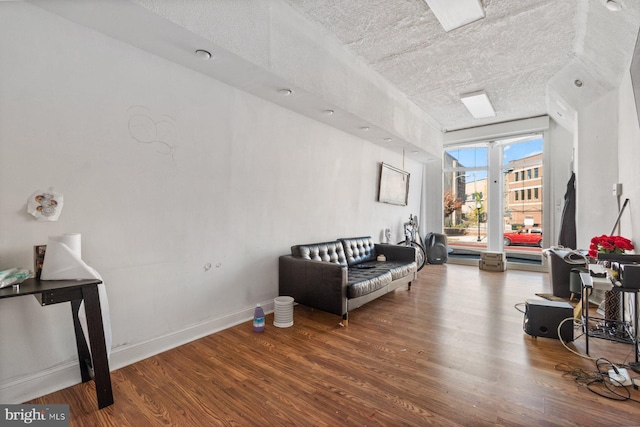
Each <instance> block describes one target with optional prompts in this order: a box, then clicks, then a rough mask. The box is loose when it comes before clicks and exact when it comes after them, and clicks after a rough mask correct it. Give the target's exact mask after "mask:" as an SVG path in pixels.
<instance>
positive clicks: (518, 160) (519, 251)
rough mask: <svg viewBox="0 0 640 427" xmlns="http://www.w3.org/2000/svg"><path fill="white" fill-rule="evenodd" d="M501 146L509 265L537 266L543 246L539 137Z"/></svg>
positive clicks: (531, 137) (540, 148)
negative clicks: (524, 264)
mask: <svg viewBox="0 0 640 427" xmlns="http://www.w3.org/2000/svg"><path fill="white" fill-rule="evenodd" d="M502 143H503V156H502V158H503V161H502V168H503V176H504V183H503V184H504V217H503V224H504V233H503V242H504V243H503V245H504V251H505V252H506V254H507V259H508V260H510V261H512V262H521V263H534V264H540V263H541V260H542V257H541V253H542V246H543V237H544V234H543V230H544V227H543V200H542V196H543V194H542V191H543V185H542V184H543V176H544V165H543V158H542V136H541V135H532V136H529V137H524V138H519V139H516V140H505V141H503V142H502Z"/></svg>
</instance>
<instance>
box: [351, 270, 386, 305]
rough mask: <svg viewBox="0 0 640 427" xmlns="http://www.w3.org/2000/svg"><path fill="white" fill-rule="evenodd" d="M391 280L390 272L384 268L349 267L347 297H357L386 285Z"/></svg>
mask: <svg viewBox="0 0 640 427" xmlns="http://www.w3.org/2000/svg"><path fill="white" fill-rule="evenodd" d="M392 281H393V279H392V277H391V272H390V271H389V270H388V269H386V268H380V267H374V268H367V269H360V268H357V267H352V268H349V273H348V281H347V298H358V297H361V296H363V295H367V294H369V293H371V292H374V291H377V290H378V289H381V288H383V287H385V286H387V285H388V284H389V283H391V282H392Z"/></svg>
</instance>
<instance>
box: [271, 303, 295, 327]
mask: <svg viewBox="0 0 640 427" xmlns="http://www.w3.org/2000/svg"><path fill="white" fill-rule="evenodd" d="M273 303H274V310H273V326H275V327H277V328H288V327H289V326H293V298H292V297H276V298H274V300H273Z"/></svg>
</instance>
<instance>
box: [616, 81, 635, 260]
mask: <svg viewBox="0 0 640 427" xmlns="http://www.w3.org/2000/svg"><path fill="white" fill-rule="evenodd" d="M619 92H620V100H619V111H620V113H619V115H620V118H619V120H620V122H619V128H618V182H620V183H622V195H621V197H620V202H621V203H624V200H625V199H629V204H628V205H627V208H626V209H625V212H624V213H623V215H622V217H621V218H620V233H621V235H623V236H626V237H629V238H632V240H633V242H634V244H635V245H636V253H640V164H639V162H640V125H639V124H638V116H637V114H636V104H635V99H634V97H633V88H632V86H631V75H630V74H627V75H625V78H624V79H623V81H622V83H621V85H620V90H619Z"/></svg>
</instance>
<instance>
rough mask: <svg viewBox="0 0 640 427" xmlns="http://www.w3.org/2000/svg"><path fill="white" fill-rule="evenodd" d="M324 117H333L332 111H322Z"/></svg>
mask: <svg viewBox="0 0 640 427" xmlns="http://www.w3.org/2000/svg"><path fill="white" fill-rule="evenodd" d="M323 112H324V114H325V116H333V113H334V111H333V110H324V111H323Z"/></svg>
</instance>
